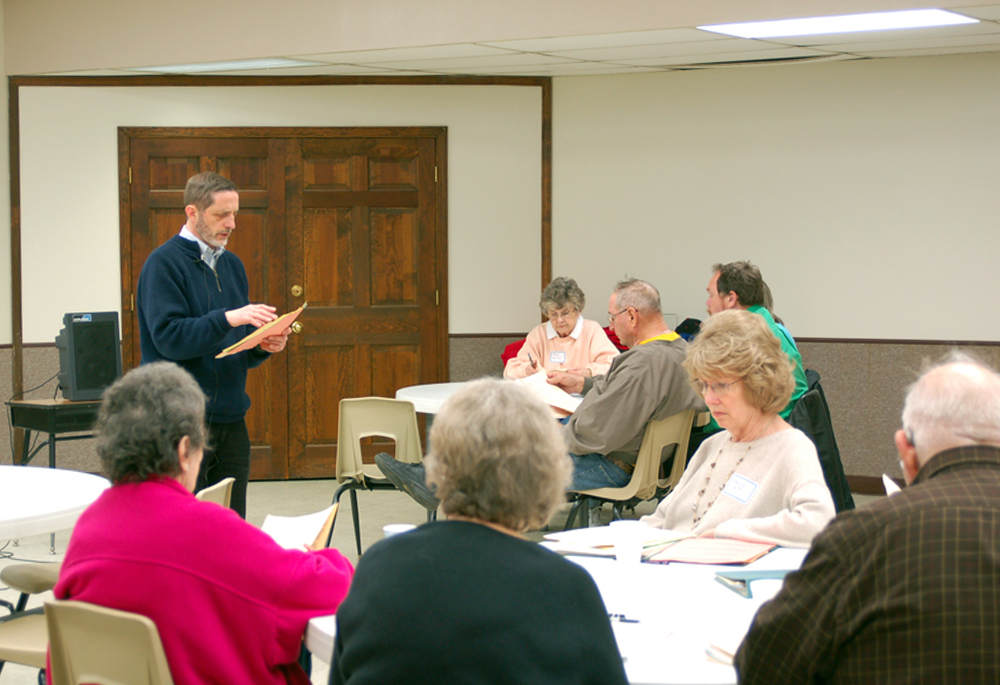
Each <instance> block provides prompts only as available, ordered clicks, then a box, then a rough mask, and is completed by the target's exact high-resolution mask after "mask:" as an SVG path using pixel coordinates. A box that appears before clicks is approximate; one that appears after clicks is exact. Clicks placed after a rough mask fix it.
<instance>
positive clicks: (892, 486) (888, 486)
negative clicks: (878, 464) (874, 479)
mask: <svg viewBox="0 0 1000 685" xmlns="http://www.w3.org/2000/svg"><path fill="white" fill-rule="evenodd" d="M882 485H884V486H885V494H887V495H895V494H896V493H897V492H901V490H900V489H899V486H898V485H896V482H895V481H894V480H893V479H892V478H889V476H888V474H885V473H883V474H882Z"/></svg>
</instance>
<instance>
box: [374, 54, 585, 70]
mask: <svg viewBox="0 0 1000 685" xmlns="http://www.w3.org/2000/svg"><path fill="white" fill-rule="evenodd" d="M570 61H572V60H568V59H563V58H561V57H551V56H549V55H539V54H536V53H533V52H504V53H502V54H497V55H488V56H483V57H464V58H459V57H456V58H448V59H413V60H406V61H385V62H370V63H369V66H376V65H377V66H381V67H387V68H390V69H395V68H404V69H421V70H434V69H457V68H466V67H516V66H533V65H538V64H562V63H566V62H570Z"/></svg>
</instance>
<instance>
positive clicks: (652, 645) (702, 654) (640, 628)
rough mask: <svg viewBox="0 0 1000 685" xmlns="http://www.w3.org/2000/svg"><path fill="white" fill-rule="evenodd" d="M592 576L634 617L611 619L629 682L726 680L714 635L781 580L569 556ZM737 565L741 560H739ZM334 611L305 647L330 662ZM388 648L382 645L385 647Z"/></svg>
mask: <svg viewBox="0 0 1000 685" xmlns="http://www.w3.org/2000/svg"><path fill="white" fill-rule="evenodd" d="M806 551H807V550H804V549H776V550H774V551H773V552H771V553H770V554H768V555H767V556H765V557H763V558H762V559H759V560H757V561H755V562H754V563H752V564H749V565H748V566H746V567H742V568H745V569H747V570H764V569H790V568H798V567H799V566H801V564H802V560H803V558H804V557H805V555H806ZM567 558H568V559H570V560H571V561H573V562H575V563H577V564H579V565H580V566H582V567H583V568H585V569H586V570H587V571H588V572H589V573H590V575H591V576H592V577H593V578H594V582H595V583H596V584H597V587H598V589H600V591H601V596H602V597H603V599H604V604H605V605H606V607H607V609H608V612H609V613H613V614H624V615H625V616H626V617H627V618H629V619H636V620H638V623H619V622H616V623H614V624H613V627H614V631H615V638H616V639H617V641H618V649H619V651H620V652H621V654H622V658H623V659H624V660H625V672H626V674H627V676H628V679H629V682H630V683H632V684H633V685H679V684H683V685H695V684H697V685H731V684H732V683H735V682H736V672H735V670H734V669H733V667H732V666H726V665H723V664H720V663H718V662H716V661H713V660H711V659H709V658H708V655H707V654H706V651H705V650H706V648H707V647H708V644H709V643H710V642H713V641H718V642H723V643H729V644H732V645H735V644H738V643H739V641H740V639H741V638H742V636H743V635H744V634H745V633H746V631H747V629H748V628H749V627H750V622H751V621H752V620H753V617H754V614H756V613H757V609H759V608H760V606H761V605H762V604H763V603H764V602H765V601H767V600H768V599H770V598H771V597H773V596H774V595H775V594H777V592H778V590H779V589H780V588H781V584H782V581H780V580H757V581H754V583H753V586H752V589H753V598H751V599H747V598H745V597H741V596H740V595H738V594H736V593H735V592H733V591H732V590H729V589H728V588H726V587H724V586H723V585H722V584H721V583H719V582H717V581H716V580H715V572H716V571H720V570H732V569H733V568H734V567H732V566H704V565H698V564H650V563H643V564H632V565H628V564H622V563H619V562H617V561H615V560H614V559H606V558H597V557H567ZM737 568H740V567H737ZM335 633H336V621H335V617H334V616H321V617H318V618H314V619H313V620H311V621H310V622H309V626H308V628H307V629H306V636H305V640H306V647H307V648H308V649H309V651H310V652H312V653H313V654H314V655H315V656H316V657H317V658H319V659H322V660H324V661H329V660H330V657H331V656H332V654H333V639H334V635H335ZM389 648H391V647H387V649H389Z"/></svg>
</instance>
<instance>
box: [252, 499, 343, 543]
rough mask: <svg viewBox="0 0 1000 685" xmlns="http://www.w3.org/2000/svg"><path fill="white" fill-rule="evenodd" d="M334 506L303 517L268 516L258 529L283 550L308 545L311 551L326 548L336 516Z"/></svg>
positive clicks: (335, 507) (335, 506) (336, 505)
mask: <svg viewBox="0 0 1000 685" xmlns="http://www.w3.org/2000/svg"><path fill="white" fill-rule="evenodd" d="M338 506H340V505H339V504H334V505H332V506H329V507H327V508H326V509H324V510H323V511H317V512H316V513H314V514H305V515H304V516H274V515H273V514H268V515H267V516H265V517H264V523H263V525H261V527H260V529H261V530H262V531H264V532H265V533H267V534H268V535H270V536H271V537H272V538H274V541H275V542H277V543H278V544H279V545H281V546H282V547H284V548H285V549H302V548H303V547H305V546H306V545H309V546H310V547H312V548H313V549H321V548H323V547H326V539H327V538H328V537H329V536H330V528H331V527H333V519H334V518H336V516H337V507H338Z"/></svg>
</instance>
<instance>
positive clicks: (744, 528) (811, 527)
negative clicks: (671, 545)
mask: <svg viewBox="0 0 1000 685" xmlns="http://www.w3.org/2000/svg"><path fill="white" fill-rule="evenodd" d="M743 455H746V456H745V457H744V458H743V462H742V463H740V465H739V467H737V468H736V470H735V471H734V470H733V468H734V467H735V466H736V463H737V462H738V461H739V459H740V457H742V456H743ZM716 457H717V459H716ZM713 461H715V462H716V464H715V468H714V469H713V468H712V467H711V464H712V462H713ZM706 478H708V485H707V487H706V486H705V479H706ZM703 487H704V488H705V493H704V494H703V495H702V496H701V497H700V498H699V496H698V492H699V491H700V490H701V489H702V488H703ZM720 487H724V488H725V489H724V490H723V491H721V492H720ZM713 498H715V501H714V503H713V504H712V505H711V506H710V507H709V502H711V501H712V499H713ZM695 503H697V514H698V515H699V516H701V517H702V518H701V520H700V521H699V522H698V524H697V525H693V519H694V512H693V511H692V507H693V506H694V505H695ZM706 507H709V508H708V510H707V511H706ZM835 513H836V512H835V510H834V508H833V499H832V498H831V497H830V491H829V489H828V488H827V486H826V482H825V481H824V480H823V471H822V469H821V468H820V465H819V458H818V457H817V456H816V448H815V447H814V446H813V443H812V442H811V441H810V440H809V438H807V437H806V436H805V434H804V433H802V432H801V431H799V430H796V429H794V428H790V429H787V430H782V431H778V432H777V433H774V434H772V435H768V436H766V437H763V438H760V439H758V440H754V441H753V442H730V434H729V431H722V432H721V433H718V434H716V435H713V436H712V437H710V438H709V439H707V440H706V441H705V442H704V443H702V445H701V447H700V448H698V451H697V452H696V453H695V455H694V456H693V457H692V458H691V463H690V464H688V466H687V469H686V470H685V471H684V475H683V476H682V477H681V480H680V482H679V483H678V484H677V487H676V488H674V490H673V491H672V492H671V493H670V494H669V495H667V497H666V498H665V499H664V500H663V501H662V502H661V503H660V505H659V506H658V507H657V508H656V511H655V512H654V513H653V514H652V515H650V516H644V517H642V521H643V522H645V523H646V524H647V525H650V526H653V527H654V528H667V529H670V530H676V531H685V532H687V531H690V532H693V533H695V534H700V533H703V532H705V531H708V530H711V529H713V528H714V529H715V536H716V537H725V538H739V539H741V540H755V541H760V542H773V543H776V544H779V545H782V546H785V547H808V546H809V544H810V543H811V542H812V539H813V538H814V537H815V536H816V534H817V533H819V532H820V531H821V530H823V528H824V527H826V524H827V523H829V522H830V520H831V519H833V517H834V516H835Z"/></svg>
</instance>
